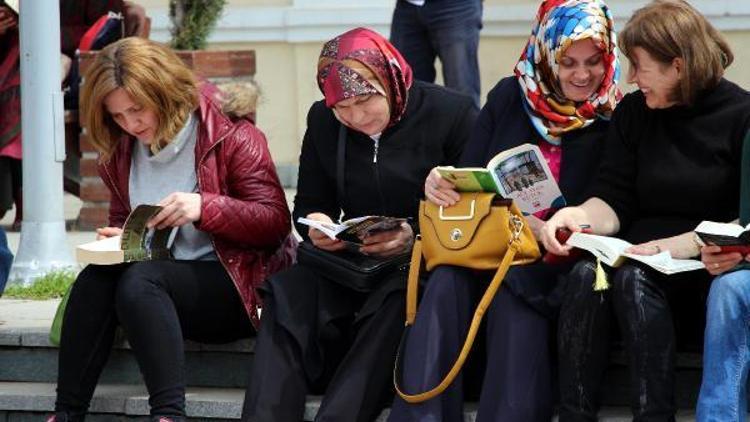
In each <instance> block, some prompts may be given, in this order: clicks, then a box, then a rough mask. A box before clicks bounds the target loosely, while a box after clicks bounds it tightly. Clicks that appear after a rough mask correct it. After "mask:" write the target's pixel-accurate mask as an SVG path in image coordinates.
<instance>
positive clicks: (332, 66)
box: [318, 28, 412, 127]
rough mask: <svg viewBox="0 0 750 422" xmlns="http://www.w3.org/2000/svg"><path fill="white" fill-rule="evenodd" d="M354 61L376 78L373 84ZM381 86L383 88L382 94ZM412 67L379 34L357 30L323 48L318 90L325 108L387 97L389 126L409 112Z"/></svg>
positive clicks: (340, 36)
mask: <svg viewBox="0 0 750 422" xmlns="http://www.w3.org/2000/svg"><path fill="white" fill-rule="evenodd" d="M353 62H358V63H357V65H358V64H359V63H361V64H362V65H363V66H365V67H366V68H367V69H369V70H370V71H371V72H372V73H373V74H374V75H375V78H377V82H375V84H373V83H372V82H371V81H368V79H367V77H366V76H363V75H362V74H361V73H359V72H358V71H357V67H359V66H354V65H353ZM378 83H379V84H380V85H382V90H385V93H383V92H382V90H381V89H379V88H380V87H378V86H377V85H378ZM411 83H412V73H411V67H410V66H409V64H408V63H406V60H404V58H403V57H402V56H401V53H399V52H398V50H396V48H395V47H394V46H393V45H391V43H390V42H388V40H386V39H385V38H383V36H381V35H380V34H378V33H377V32H374V31H372V30H369V29H366V28H356V29H352V30H351V31H348V32H345V33H343V34H341V35H339V36H338V37H336V38H334V39H332V40H330V41H328V42H327V43H325V45H323V50H322V51H321V52H320V58H319V60H318V88H320V92H322V93H323V96H324V97H325V101H326V105H327V106H328V107H333V106H334V105H335V104H336V103H338V102H339V101H342V100H345V99H347V98H351V97H355V96H357V95H373V94H385V97H386V98H387V99H388V104H389V106H390V111H391V117H390V121H389V122H388V126H389V127H390V126H393V125H394V124H396V122H398V121H399V120H400V119H401V117H402V116H403V114H404V111H405V110H406V102H407V99H408V91H409V87H411Z"/></svg>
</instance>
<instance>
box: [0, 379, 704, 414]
mask: <svg viewBox="0 0 750 422" xmlns="http://www.w3.org/2000/svg"><path fill="white" fill-rule="evenodd" d="M243 394H244V392H243V391H242V390H241V389H227V388H188V392H187V396H186V398H187V402H186V410H187V414H188V417H189V418H190V420H191V421H209V422H220V421H236V420H238V419H239V417H240V414H241V412H242V400H243ZM54 400H55V386H54V384H49V383H23V382H0V422H26V421H35V422H36V421H39V420H42V417H43V416H44V415H47V414H49V413H50V412H51V411H52V410H53V408H54ZM319 407H320V398H319V397H310V398H309V399H308V400H307V405H306V407H305V420H307V421H310V420H312V419H313V418H314V416H315V414H316V413H317V411H318V408H319ZM90 411H91V416H90V417H88V418H87V419H86V420H88V421H94V422H103V421H147V420H148V419H147V415H148V411H149V407H148V395H147V394H146V391H145V389H144V388H143V387H139V386H134V385H101V386H100V387H99V388H97V390H96V393H95V395H94V399H93V400H92V402H91V408H90ZM387 415H388V410H385V411H384V412H383V414H381V415H380V417H379V418H378V419H377V422H384V421H385V420H386V418H387ZM553 420H554V421H557V417H555V418H554V419H553ZM599 420H600V421H601V422H629V421H630V420H631V416H630V411H629V410H628V409H627V408H625V407H608V408H604V409H602V411H601V412H600V417H599ZM694 420H695V416H694V413H693V411H692V410H681V411H680V412H679V413H678V417H677V421H678V422H688V421H694ZM464 421H465V422H475V421H476V405H474V404H468V405H467V406H466V409H465V416H464Z"/></svg>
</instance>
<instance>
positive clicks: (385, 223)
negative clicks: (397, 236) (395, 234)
mask: <svg viewBox="0 0 750 422" xmlns="http://www.w3.org/2000/svg"><path fill="white" fill-rule="evenodd" d="M297 222H298V223H301V224H305V225H307V226H310V227H314V228H316V229H318V230H320V231H321V232H323V233H324V234H325V235H326V236H328V237H330V238H331V239H339V240H343V241H345V242H350V243H356V244H361V243H362V239H364V238H365V237H366V236H367V235H370V234H372V233H375V232H379V231H388V230H394V229H396V228H398V227H400V226H401V223H404V222H406V219H405V218H399V217H383V216H377V215H367V216H364V217H357V218H352V219H349V220H346V221H343V222H341V223H329V222H325V221H318V220H311V219H309V218H304V217H300V218H298V219H297Z"/></svg>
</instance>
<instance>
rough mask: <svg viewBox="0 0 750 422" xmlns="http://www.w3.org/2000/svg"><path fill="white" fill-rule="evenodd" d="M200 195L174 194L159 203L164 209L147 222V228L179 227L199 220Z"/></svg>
mask: <svg viewBox="0 0 750 422" xmlns="http://www.w3.org/2000/svg"><path fill="white" fill-rule="evenodd" d="M201 203H202V201H201V195H200V194H199V193H186V192H175V193H172V194H170V195H169V196H167V197H166V198H164V199H162V200H161V201H159V203H158V204H157V205H161V206H162V207H164V208H163V209H162V210H161V211H159V213H158V214H156V215H155V216H154V217H153V218H152V219H151V220H150V221H149V222H148V228H154V227H155V228H157V229H163V228H165V227H179V226H182V225H185V224H187V223H194V222H196V221H198V220H200V219H201Z"/></svg>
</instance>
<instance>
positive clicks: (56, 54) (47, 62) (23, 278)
mask: <svg viewBox="0 0 750 422" xmlns="http://www.w3.org/2000/svg"><path fill="white" fill-rule="evenodd" d="M19 28H20V36H21V119H22V120H21V129H22V136H23V222H22V224H21V240H20V244H19V247H18V253H17V255H16V259H15V261H14V262H13V267H12V268H11V273H10V277H9V280H8V283H9V284H11V283H22V284H24V285H29V284H31V283H32V282H33V281H34V279H35V278H37V277H39V276H42V275H44V274H46V273H48V272H50V271H53V270H56V269H62V268H69V267H71V266H72V265H73V264H74V262H73V259H72V257H71V255H70V250H69V249H68V244H67V241H66V233H65V216H64V214H63V161H65V123H64V121H63V119H64V117H63V94H62V91H61V88H60V72H61V66H60V4H59V2H57V1H37V0H26V1H23V2H21V10H20V20H19Z"/></svg>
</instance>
